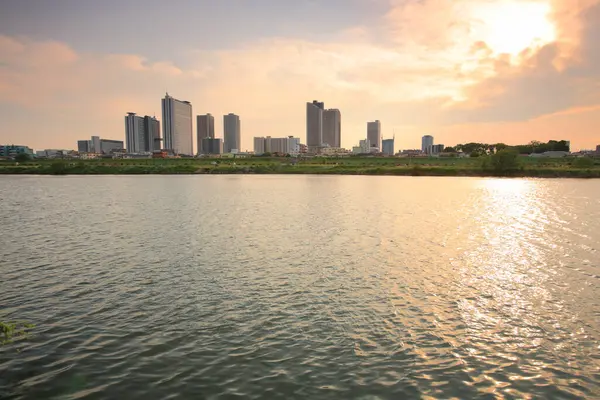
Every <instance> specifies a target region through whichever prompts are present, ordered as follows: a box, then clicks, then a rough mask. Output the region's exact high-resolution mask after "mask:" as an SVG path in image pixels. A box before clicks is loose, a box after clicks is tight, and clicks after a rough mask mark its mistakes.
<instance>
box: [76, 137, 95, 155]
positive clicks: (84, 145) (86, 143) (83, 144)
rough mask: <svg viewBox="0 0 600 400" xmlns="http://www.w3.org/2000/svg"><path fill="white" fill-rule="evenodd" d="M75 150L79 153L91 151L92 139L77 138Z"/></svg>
mask: <svg viewBox="0 0 600 400" xmlns="http://www.w3.org/2000/svg"><path fill="white" fill-rule="evenodd" d="M77 152H79V153H93V151H92V141H91V140H78V141H77Z"/></svg>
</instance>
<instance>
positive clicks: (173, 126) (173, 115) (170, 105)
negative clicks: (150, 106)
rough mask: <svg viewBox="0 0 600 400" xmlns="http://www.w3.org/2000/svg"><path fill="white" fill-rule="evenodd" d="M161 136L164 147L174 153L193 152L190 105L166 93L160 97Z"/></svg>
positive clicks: (186, 153)
mask: <svg viewBox="0 0 600 400" xmlns="http://www.w3.org/2000/svg"><path fill="white" fill-rule="evenodd" d="M162 114H163V137H164V147H165V149H168V150H172V151H173V152H174V153H175V154H183V155H190V156H191V155H193V154H194V135H193V129H192V105H191V104H190V102H189V101H181V100H177V99H175V98H173V97H171V96H169V94H168V93H167V94H166V95H165V98H164V99H162Z"/></svg>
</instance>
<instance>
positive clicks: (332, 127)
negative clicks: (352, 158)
mask: <svg viewBox="0 0 600 400" xmlns="http://www.w3.org/2000/svg"><path fill="white" fill-rule="evenodd" d="M323 145H327V146H329V147H335V148H340V147H342V114H341V113H340V110H338V109H336V108H332V109H329V110H324V111H323Z"/></svg>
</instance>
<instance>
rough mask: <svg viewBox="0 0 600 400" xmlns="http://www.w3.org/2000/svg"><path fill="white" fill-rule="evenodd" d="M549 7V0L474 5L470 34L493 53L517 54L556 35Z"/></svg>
mask: <svg viewBox="0 0 600 400" xmlns="http://www.w3.org/2000/svg"><path fill="white" fill-rule="evenodd" d="M551 11H552V8H551V6H550V4H549V3H546V2H540V1H529V2H528V1H522V0H521V1H515V0H505V1H493V2H489V3H485V4H481V5H478V6H477V7H476V8H474V9H473V11H472V16H473V18H474V20H475V24H474V26H473V30H472V34H473V38H474V39H475V40H479V41H483V42H485V43H486V44H487V46H488V47H489V48H490V49H491V50H492V51H493V52H494V54H509V55H511V56H517V55H518V54H519V53H520V52H522V51H523V50H526V49H528V48H537V47H541V46H543V45H545V44H548V43H551V42H553V41H554V40H555V39H556V28H555V26H554V24H553V22H552V21H551V20H550V13H551Z"/></svg>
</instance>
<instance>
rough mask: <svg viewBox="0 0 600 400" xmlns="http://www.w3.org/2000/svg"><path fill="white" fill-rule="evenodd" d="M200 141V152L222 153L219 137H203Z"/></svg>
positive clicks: (221, 142) (221, 143)
mask: <svg viewBox="0 0 600 400" xmlns="http://www.w3.org/2000/svg"><path fill="white" fill-rule="evenodd" d="M201 142H202V143H201V147H202V154H222V153H223V141H222V140H221V139H220V138H214V137H204V138H202V141H201Z"/></svg>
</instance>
